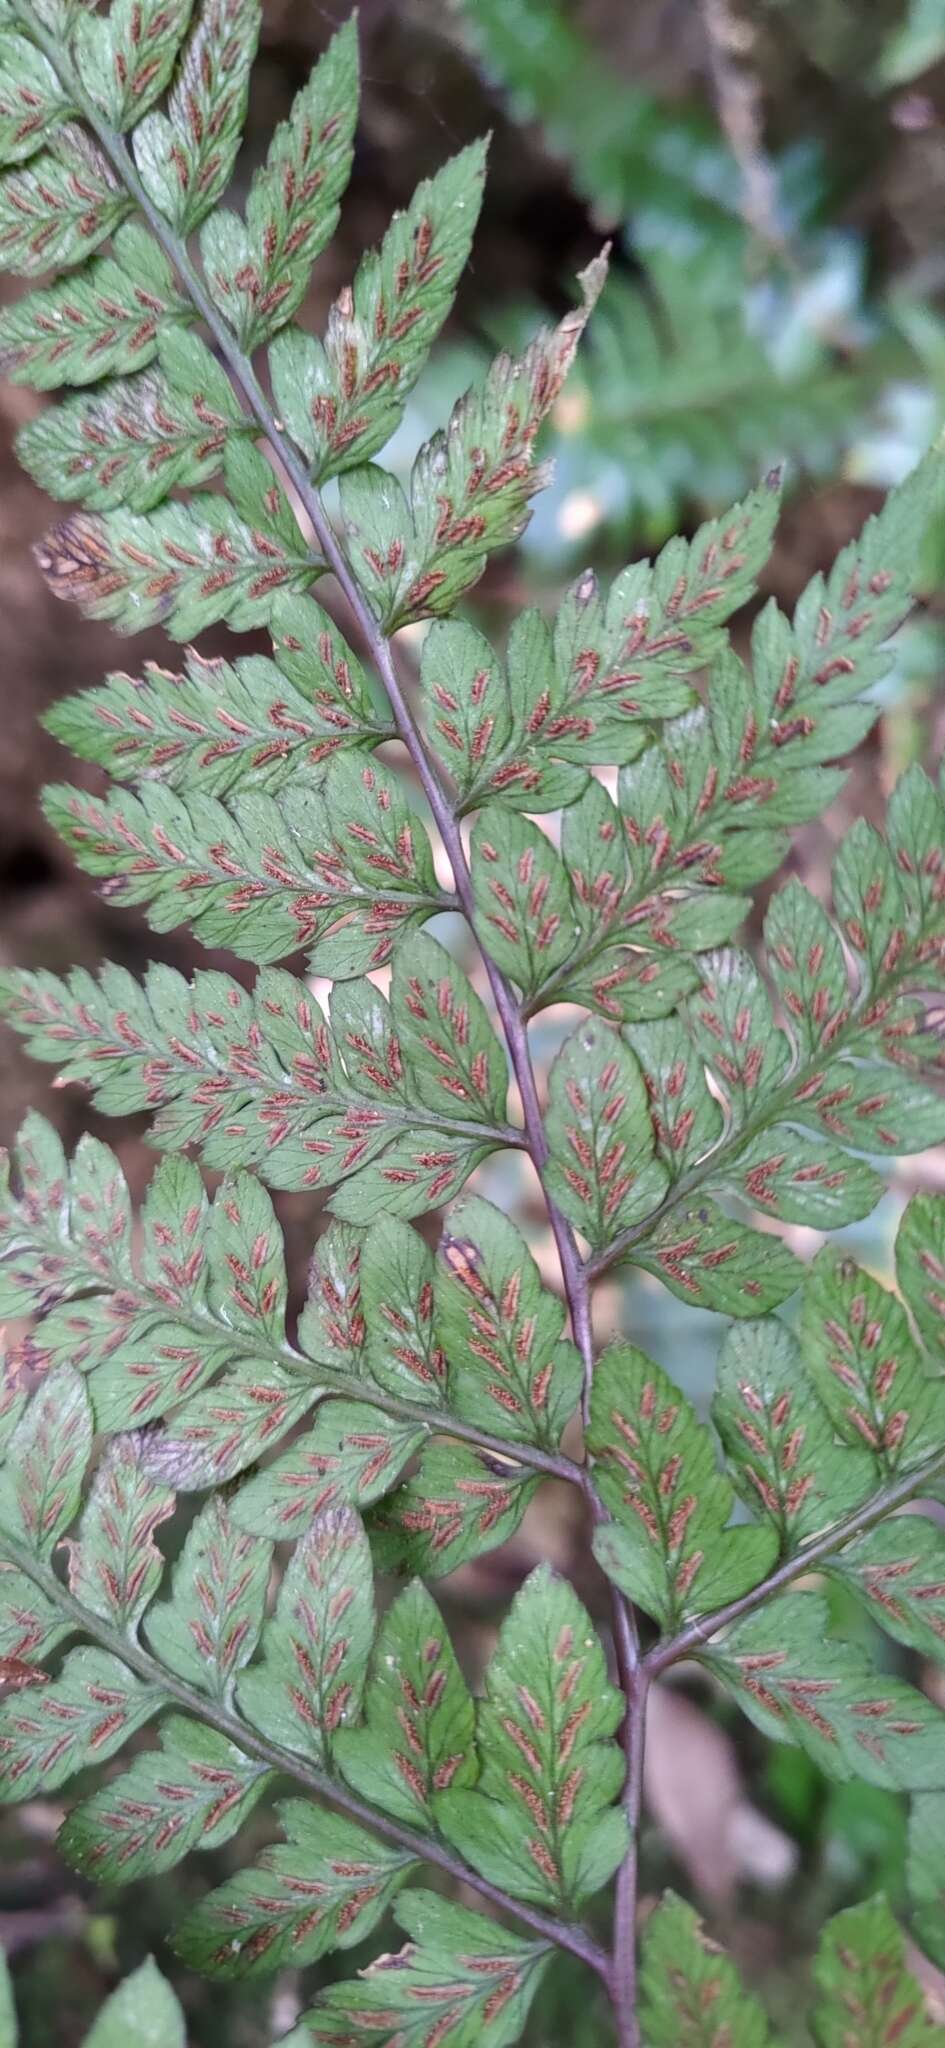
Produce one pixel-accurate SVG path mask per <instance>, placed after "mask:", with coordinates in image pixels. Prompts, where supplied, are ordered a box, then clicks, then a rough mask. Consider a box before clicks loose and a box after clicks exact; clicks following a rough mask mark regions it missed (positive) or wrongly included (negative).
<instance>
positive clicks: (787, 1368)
mask: <svg viewBox="0 0 945 2048" xmlns="http://www.w3.org/2000/svg"><path fill="white" fill-rule="evenodd" d="M712 1416H713V1420H714V1422H715V1425H716V1428H717V1429H718V1432H719V1435H720V1437H721V1439H722V1442H723V1444H724V1446H725V1449H726V1451H727V1453H728V1459H729V1470H730V1472H731V1476H732V1480H733V1482H734V1484H735V1486H736V1487H737V1489H738V1491H739V1493H740V1494H741V1496H742V1498H743V1500H745V1501H746V1502H747V1503H748V1506H749V1507H750V1508H752V1509H753V1510H754V1511H755V1512H756V1513H759V1512H763V1513H764V1514H765V1515H767V1516H768V1518H769V1519H770V1520H771V1521H772V1522H773V1523H774V1526H775V1528H776V1530H777V1532H778V1537H779V1541H780V1545H781V1547H782V1549H784V1550H787V1551H790V1550H794V1549H796V1548H797V1546H798V1544H800V1543H804V1542H807V1541H808V1540H809V1539H810V1538H812V1537H814V1536H816V1535H817V1534H818V1533H819V1532H820V1530H822V1529H824V1528H826V1527H828V1526H829V1524H830V1523H831V1522H835V1521H841V1520H842V1519H843V1517H844V1516H845V1515H847V1514H849V1513H851V1512H852V1510H853V1509H854V1508H855V1507H857V1506H858V1505H859V1504H860V1502H861V1501H864V1500H865V1499H866V1497H867V1495H868V1494H869V1493H870V1492H871V1491H872V1490H873V1488H874V1486H875V1484H876V1468H875V1465H874V1462H873V1459H872V1457H871V1456H870V1454H869V1452H868V1451H867V1449H866V1447H865V1445H864V1446H862V1447H859V1448H854V1447H853V1446H851V1445H849V1444H847V1445H845V1446H843V1447H841V1446H840V1445H838V1444H837V1442H836V1439H835V1436H834V1430H833V1425H832V1422H831V1420H830V1416H829V1413H828V1411H827V1409H826V1408H825V1407H824V1406H823V1404H822V1402H821V1401H820V1400H819V1398H818V1395H817V1393H816V1391H815V1388H814V1385H813V1383H812V1380H811V1378H810V1375H809V1373H808V1371H807V1367H806V1364H805V1360H804V1355H803V1353H802V1351H801V1348H800V1345H799V1344H798V1343H797V1341H796V1339H795V1338H794V1337H793V1336H792V1334H791V1332H790V1331H789V1330H788V1329H786V1328H785V1326H784V1324H783V1323H780V1322H778V1321H777V1320H776V1319H775V1318H774V1317H771V1318H769V1319H767V1320H764V1321H759V1322H746V1323H740V1324H737V1325H736V1326H735V1327H734V1328H733V1329H731V1330H730V1331H729V1333H728V1335H727V1337H726V1339H725V1342H724V1344H723V1346H722V1350H721V1354H720V1357H719V1366H718V1373H717V1377H716V1392H715V1399H714V1402H713V1406H712Z"/></svg>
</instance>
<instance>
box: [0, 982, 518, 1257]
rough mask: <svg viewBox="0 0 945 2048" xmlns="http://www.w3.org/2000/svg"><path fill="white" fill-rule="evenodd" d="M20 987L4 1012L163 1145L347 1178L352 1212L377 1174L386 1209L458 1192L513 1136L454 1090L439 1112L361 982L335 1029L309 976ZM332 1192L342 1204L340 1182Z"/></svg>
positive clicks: (413, 1207)
mask: <svg viewBox="0 0 945 2048" xmlns="http://www.w3.org/2000/svg"><path fill="white" fill-rule="evenodd" d="M12 993H13V995H14V998H15V1002H16V1005H17V1009H16V1012H11V1013H10V1014H11V1015H12V1014H18V1015H19V1018H20V1023H21V1026H22V1028H23V1029H24V1030H25V1031H27V1032H28V1034H29V1038H30V1044H31V1046H32V1048H33V1050H34V1051H36V1052H39V1053H40V1054H41V1056H44V1057H47V1058H49V1059H51V1060H54V1061H55V1062H57V1063H58V1064H59V1065H60V1066H61V1067H62V1069H63V1071H67V1072H69V1073H70V1075H71V1076H72V1077H73V1078H75V1079H86V1080H89V1081H91V1080H93V1079H94V1082H95V1094H96V1100H97V1101H98V1102H99V1103H100V1104H101V1106H102V1107H103V1108H105V1109H107V1110H109V1111H110V1112H111V1113H112V1114H122V1113H125V1112H126V1111H127V1110H128V1109H130V1108H131V1107H132V1106H139V1107H142V1108H144V1107H150V1108H152V1109H154V1110H156V1111H158V1112H159V1114H158V1117H157V1120H156V1124H155V1130H154V1135H155V1137H156V1138H157V1140H158V1141H159V1142H160V1143H161V1144H165V1145H169V1146H171V1147H175V1148H177V1147H182V1146H186V1145H190V1144H195V1143H196V1144H199V1145H200V1148H201V1150H202V1152H203V1156H204V1157H205V1159H206V1160H207V1162H208V1164H216V1165H221V1166H223V1165H229V1166H235V1165H236V1163H237V1161H243V1162H244V1163H246V1164H249V1165H254V1166H257V1167H258V1168H259V1169H260V1171H261V1172H263V1173H264V1175H265V1178H266V1179H267V1180H268V1181H269V1183H270V1185H271V1186H274V1187H299V1188H313V1187H324V1188H328V1187H338V1184H339V1183H341V1182H343V1181H345V1180H347V1179H348V1178H349V1177H353V1185H352V1190H351V1194H350V1196H349V1197H346V1198H345V1206H346V1208H347V1207H350V1208H351V1210H352V1217H353V1220H354V1221H357V1220H358V1217H359V1215H360V1216H361V1217H363V1215H364V1213H365V1211H364V1208H363V1206H361V1203H362V1197H363V1191H364V1189H365V1188H366V1187H367V1186H368V1185H369V1183H368V1182H367V1181H366V1179H365V1178H364V1176H365V1175H367V1173H368V1170H369V1169H370V1170H371V1172H372V1175H373V1176H375V1177H376V1176H377V1175H379V1176H380V1185H381V1186H383V1187H384V1188H385V1189H386V1191H387V1196H388V1205H389V1208H390V1210H391V1213H399V1214H401V1215H413V1214H418V1213H420V1211H421V1210H422V1209H424V1208H427V1207H434V1206H435V1205H436V1204H437V1202H443V1201H446V1200H447V1199H448V1198H449V1195H450V1193H458V1190H459V1187H460V1186H461V1185H462V1182H463V1181H464V1180H465V1179H466V1178H467V1176H468V1174H469V1173H471V1172H472V1170H473V1167H474V1166H475V1165H477V1164H478V1163H479V1160H480V1159H482V1158H484V1157H485V1156H486V1154H487V1153H488V1152H490V1151H492V1150H494V1149H495V1146H496V1144H498V1143H503V1142H509V1141H510V1140H511V1139H512V1138H513V1137H514V1136H515V1135H516V1134H515V1133H512V1132H502V1133H498V1132H496V1131H494V1130H493V1129H492V1128H491V1127H490V1126H489V1125H488V1124H487V1123H485V1122H484V1121H483V1120H482V1119H481V1117H480V1116H479V1115H477V1116H475V1117H473V1118H466V1117H457V1116H456V1115H454V1113H453V1110H452V1104H451V1101H450V1099H449V1097H448V1095H445V1096H444V1099H443V1106H442V1107H441V1109H440V1111H439V1112H438V1113H437V1114H436V1116H435V1118H434V1113H433V1112H431V1111H430V1110H429V1109H428V1108H427V1107H426V1106H425V1104H424V1103H423V1102H422V1100H421V1099H420V1098H419V1097H418V1095H417V1094H416V1092H415V1083H414V1081H413V1077H412V1076H410V1075H408V1074H407V1073H406V1072H405V1071H404V1069H403V1067H402V1064H401V1063H400V1062H399V1036H398V1026H399V1018H398V1015H397V1014H394V1015H393V1016H392V1015H391V1012H390V1010H389V1007H388V1005H387V1003H386V1002H385V1000H384V998H383V996H382V995H381V994H380V993H379V991H377V990H375V989H374V988H373V987H372V986H371V985H370V984H367V983H361V982H356V983H353V984H346V993H345V994H344V995H343V994H342V992H341V991H339V990H336V991H335V994H334V996H333V1000H332V1029H329V1028H328V1026H327V1024H326V1022H325V1020H324V1017H323V1015H322V1013H321V1011H320V1010H319V1009H318V1006H317V1004H314V1003H313V1000H312V998H311V997H310V996H309V994H308V992H307V990H305V989H304V987H303V986H302V984H300V983H299V982H297V981H296V980H295V979H294V977H293V976H292V975H288V974H284V973H280V972H278V971H267V972H266V973H264V974H263V975H261V976H260V977H259V979H258V981H257V984H256V988H255V990H254V993H253V995H252V996H250V995H248V994H247V993H246V991H245V990H243V989H240V988H239V986H238V984H237V983H236V982H234V981H232V980H231V979H230V977H229V976H228V975H217V974H206V975H197V976H196V977H195V979H194V981H193V983H192V984H188V983H187V982H186V981H185V980H184V979H183V977H182V976H180V975H177V974H176V973H175V972H174V970H173V969H170V968H166V969H156V968H152V969H151V970H150V972H149V975H148V978H147V982H146V985H145V988H144V989H143V990H142V989H141V988H140V987H139V985H138V984H137V983H136V982H135V981H134V980H133V978H132V976H131V975H129V974H126V973H125V971H124V970H123V969H120V968H113V969H108V970H106V971H105V972H104V974H103V976H102V978H101V981H100V982H98V983H96V982H95V981H94V980H93V978H92V976H91V975H86V974H85V973H84V971H82V970H78V978H76V975H73V976H71V977H70V979H69V981H68V983H66V984H60V983H59V982H57V981H56V979H55V977H54V976H50V977H46V976H45V975H43V976H36V977H28V978H24V979H23V980H22V981H20V980H18V981H17V982H16V984H15V986H14V989H13V991H12ZM221 1004H222V1005H223V1006H224V1007H222V1009H221V1007H220V1005H221ZM257 1032H258V1034H259V1037H258V1040H257ZM129 1034H130V1035H129ZM70 1047H71V1048H72V1051H71V1052H70ZM242 1047H245V1048H246V1052H247V1054H248V1058H246V1059H244V1058H243V1056H242V1053H241V1050H240V1049H241V1048H242ZM44 1049H45V1050H44ZM342 1052H343V1054H344V1064H343V1065H342V1062H341V1058H340V1057H339V1055H340V1054H341V1053H342ZM437 1155H441V1156H437ZM371 1184H373V1181H372V1183H371ZM334 1200H335V1204H336V1213H340V1210H339V1209H338V1204H339V1203H341V1201H342V1194H341V1190H340V1188H339V1191H338V1194H337V1195H336V1197H334Z"/></svg>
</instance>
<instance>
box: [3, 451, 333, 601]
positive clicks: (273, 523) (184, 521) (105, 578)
mask: <svg viewBox="0 0 945 2048" xmlns="http://www.w3.org/2000/svg"><path fill="white" fill-rule="evenodd" d="M246 452H248V451H245V450H244V453H246ZM236 459H237V458H236V450H235V449H234V448H233V447H230V448H229V449H228V450H227V452H226V456H225V460H224V470H225V473H226V479H227V486H228V497H227V498H225V497H223V496H221V495H217V494H216V493H214V492H210V491H206V492H199V493H198V494H197V495H196V496H195V497H193V498H192V499H191V500H190V502H189V503H188V504H186V505H184V504H175V503H171V504H164V505H161V506H160V507H158V509H157V510H156V511H153V512H151V513H149V514H148V515H147V516H146V517H145V516H144V515H143V514H141V513H139V512H128V511H125V510H124V509H122V510H121V511H119V512H105V513H101V514H97V513H90V512H77V513H74V514H73V515H72V516H71V517H70V518H68V519H66V520H65V521H63V523H62V524H61V525H59V526H54V527H53V528H52V530H51V531H50V532H49V533H48V534H47V536H46V539H45V540H44V541H43V542H42V544H41V545H40V547H39V548H38V549H37V552H36V559H37V561H38V562H39V566H40V568H41V569H42V572H43V575H44V576H45V578H46V581H47V583H48V584H49V587H50V589H51V591H52V592H53V595H54V596H55V597H60V598H63V599H65V600H67V601H68V602H69V603H71V604H78V605H80V606H81V608H82V610H83V611H84V612H85V613H86V614H87V615H88V617H89V618H93V619H108V620H110V621H111V623H112V625H114V627H115V628H116V631H117V632H119V633H139V632H141V631H142V630H143V629H144V628H145V627H146V626H155V625H162V626H164V627H165V628H166V630H167V631H168V632H169V633H170V634H171V637H172V638H173V639H176V640H190V639H192V638H193V637H194V636H195V635H196V634H197V633H200V632H202V631H203V630H204V629H205V628H206V627H207V626H209V625H212V624H213V623H214V621H215V620H217V619H225V620H226V621H227V624H228V625H229V626H231V627H232V629H233V631H234V632H244V631H248V630H249V629H250V628H252V627H254V626H265V625H267V624H268V622H269V617H270V613H271V610H272V601H273V598H274V597H275V596H276V594H277V593H278V592H280V591H283V592H284V591H301V590H305V589H307V587H308V585H309V584H310V583H311V582H312V581H313V579H314V578H315V576H316V575H317V574H318V571H319V563H318V561H317V559H316V558H315V557H313V556H312V555H311V554H310V553H309V551H308V549H307V548H306V546H305V544H304V542H303V540H302V538H301V535H300V534H299V532H298V528H297V527H296V526H295V523H294V520H293V519H292V515H291V513H290V512H289V510H288V505H287V502H286V500H285V499H284V497H283V496H282V493H281V492H280V491H279V488H278V486H277V484H276V483H275V480H274V478H273V477H272V475H271V472H270V471H269V469H268V466H267V465H266V464H263V467H264V468H265V469H266V474H267V476H269V478H270V482H269V485H268V487H267V491H266V495H265V498H264V499H263V500H262V501H259V500H257V501H256V502H255V503H253V504H252V505H251V506H250V507H248V508H247V509H248V510H249V519H247V518H245V517H241V516H240V512H239V510H238V509H236V507H237V506H238V505H239V496H238V488H239V483H238V475H237V470H236ZM228 498H229V499H232V500H233V502H232V503H231V502H228ZM250 522H251V523H250Z"/></svg>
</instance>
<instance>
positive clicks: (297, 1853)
mask: <svg viewBox="0 0 945 2048" xmlns="http://www.w3.org/2000/svg"><path fill="white" fill-rule="evenodd" d="M277 1811H278V1815H279V1821H280V1824H281V1826H282V1828H283V1830H284V1832H285V1834H286V1836H287V1840H286V1842H285V1843H284V1844H283V1843H279V1844H277V1845H276V1846H275V1847H274V1848H271V1849H266V1850H264V1851H263V1855H262V1857H261V1859H260V1861H259V1863H257V1864H250V1866H249V1867H248V1868H247V1869H246V1870H240V1871H238V1872H237V1874H236V1876H235V1877H231V1878H230V1879H229V1880H228V1882H227V1883H226V1884H223V1885H220V1886H219V1887H218V1889H217V1890H216V1891H212V1892H210V1893H208V1895H207V1897H206V1898H204V1899H202V1900H201V1901H200V1904H199V1905H198V1906H196V1907H195V1908H194V1910H193V1911H192V1912H191V1913H189V1914H188V1916H187V1918H186V1920H184V1921H183V1922H182V1923H181V1924H180V1926H178V1927H177V1929H176V1930H175V1934H174V1947H175V1949H176V1951H177V1954H178V1955H179V1956H180V1957H181V1958H182V1959H183V1961H184V1962H185V1963H188V1964H189V1965H190V1967H191V1968H192V1969H197V1970H200V1971H202V1972H203V1974H204V1975H206V1976H210V1977H218V1978H219V1977H223V1978H233V1977H250V1976H258V1975H261V1974H266V1975H268V1974H269V1973H270V1972H272V1971H273V1970H278V1969H280V1968H282V1967H283V1966H285V1965H290V1966H291V1967H292V1968H296V1969H297V1968H299V1967H300V1966H302V1965H304V1964H306V1963H312V1962H315V1961H317V1959H318V1957H319V1956H323V1955H324V1954H325V1953H326V1951H327V1950H329V1949H345V1948H353V1947H354V1946H355V1944H356V1943H357V1942H359V1941H363V1940H364V1939H365V1938H366V1936H367V1935H369V1934H370V1933H371V1932H372V1930H373V1929H374V1928H375V1927H376V1926H377V1924H378V1921H379V1920H381V1919H382V1917H383V1915H384V1914H385V1913H386V1912H388V1910H389V1908H390V1905H391V1902H392V1900H393V1899H394V1898H395V1897H396V1895H397V1893H398V1891H399V1890H400V1887H401V1885H403V1884H404V1883H405V1882H406V1880H407V1878H408V1877H410V1876H411V1875H412V1873H413V1871H414V1870H415V1869H416V1867H417V1865H416V1858H415V1857H413V1856H411V1854H410V1852H409V1851H408V1850H404V1849H398V1848H396V1847H395V1848H391V1847H389V1846H387V1845H386V1844H384V1845H382V1844H381V1843H380V1842H378V1841H377V1840H376V1838H375V1837H374V1836H372V1835H369V1834H366V1833H365V1831H364V1829H363V1828H359V1827H356V1826H355V1824H354V1822H353V1821H350V1820H347V1819H342V1818H341V1817H340V1816H339V1815H338V1814H333V1813H316V1812H314V1811H313V1809H312V1807H311V1806H310V1805H309V1804H307V1803H306V1802H305V1801H304V1800H301V1799H284V1800H282V1801H280V1803H279V1806H278V1809H277Z"/></svg>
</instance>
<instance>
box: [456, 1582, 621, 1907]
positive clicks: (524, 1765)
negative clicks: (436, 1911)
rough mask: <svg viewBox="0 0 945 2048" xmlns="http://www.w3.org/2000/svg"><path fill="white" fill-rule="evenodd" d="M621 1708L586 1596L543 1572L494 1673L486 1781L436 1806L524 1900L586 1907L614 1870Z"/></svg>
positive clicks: (482, 1718)
mask: <svg viewBox="0 0 945 2048" xmlns="http://www.w3.org/2000/svg"><path fill="white" fill-rule="evenodd" d="M622 1710H623V1706H622V1701H621V1698H620V1695H619V1693H617V1692H616V1691H615V1689H614V1688H613V1687H612V1686H611V1685H609V1684H608V1681H607V1677H606V1668H605V1664H604V1657H603V1651H602V1649H601V1646H600V1643H599V1642H598V1640H597V1638H596V1636H595V1635H594V1633H593V1631H592V1628H591V1625H590V1621H589V1617H588V1615H587V1614H586V1612H585V1610H584V1608H583V1607H582V1606H581V1603H580V1601H579V1600H578V1598H577V1596H576V1594H575V1593H574V1592H573V1590H572V1588H571V1587H570V1586H568V1585H566V1584H565V1582H564V1581H563V1580H561V1579H556V1578H555V1577H554V1575H553V1574H552V1573H551V1572H550V1571H549V1570H548V1569H547V1568H546V1567H539V1569H538V1570H537V1571H535V1572H533V1573H532V1574H531V1576H530V1578H528V1579H527V1580H526V1582H525V1584H524V1586H523V1587H522V1590H521V1592H520V1593H519V1594H517V1596H516V1598H515V1600H514V1601H513V1602H512V1606H511V1608H510V1610H509V1613H508V1616H507V1618H506V1620H505V1622H504V1624H503V1627H502V1630H501V1633H500V1636H499V1643H498V1647H497V1649H496V1652H495V1655H494V1657H493V1659H492V1661H491V1663H490V1665H489V1668H488V1670H487V1672H486V1697H485V1699H484V1701H483V1702H482V1705H481V1706H480V1709H479V1715H478V1731H479V1754H480V1760H481V1772H480V1777H479V1780H478V1783H477V1785H476V1786H475V1788H474V1789H472V1790H453V1791H448V1792H444V1793H443V1794H441V1796H440V1798H439V1800H438V1801H437V1807H436V1811H437V1816H438V1819H439V1821H440V1825H441V1827H443V1828H444V1830H445V1832H446V1833H447V1835H448V1836H449V1839H450V1840H451V1841H452V1842H453V1843H454V1844H455V1845H456V1846H457V1847H458V1848H461V1849H462V1851H463V1854H464V1855H465V1856H466V1857H467V1858H468V1860H469V1861H470V1862H471V1863H472V1864H473V1865H474V1866H475V1868H476V1869H478V1870H480V1871H481V1872H482V1873H483V1875H484V1876H486V1877H488V1878H490V1879H491V1881H492V1882H493V1883H495V1884H500V1885H502V1886H503V1887H504V1888H506V1889H507V1890H508V1891H510V1892H511V1893H512V1896H513V1897H514V1898H524V1899H535V1900H537V1901H553V1902H555V1903H559V1902H560V1903H562V1904H564V1903H566V1902H568V1901H573V1902H575V1903H576V1902H577V1901H579V1900H580V1899H582V1898H585V1897H587V1896H588V1895H589V1894H590V1893H592V1892H594V1891H597V1890H598V1889H599V1887H600V1886H601V1885H602V1884H604V1883H606V1881H607V1878H608V1877H609V1876H610V1875H611V1873H612V1871H613V1870H614V1869H615V1867H616V1865H617V1863H618V1862H619V1860H620V1857H621V1855H622V1853H623V1850H624V1848H625V1846H626V1829H625V1823H624V1820H623V1816H622V1814H621V1813H620V1811H619V1809H618V1808H616V1807H615V1806H614V1804H613V1802H614V1800H615V1799H616V1796H617V1793H618V1792H619V1789H620V1785H621V1782H622V1779H623V1769H624V1766H623V1759H622V1757H621V1754H620V1750H619V1749H618V1747H617V1745H616V1744H615V1743H614V1742H612V1741H611V1740H610V1738H611V1737H612V1736H613V1735H614V1733H615V1731H616V1729H617V1727H618V1726H619V1723H620V1718H621V1714H622Z"/></svg>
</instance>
